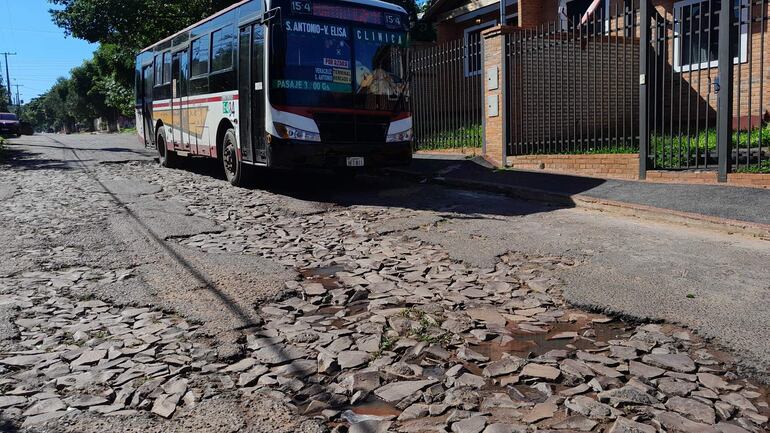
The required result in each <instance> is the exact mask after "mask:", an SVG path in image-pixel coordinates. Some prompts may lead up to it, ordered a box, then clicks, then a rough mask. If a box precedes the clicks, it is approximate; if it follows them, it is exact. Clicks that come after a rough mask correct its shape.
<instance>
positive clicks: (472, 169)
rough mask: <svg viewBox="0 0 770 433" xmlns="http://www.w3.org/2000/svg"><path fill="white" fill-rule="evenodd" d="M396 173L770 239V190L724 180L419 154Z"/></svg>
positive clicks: (533, 198)
mask: <svg viewBox="0 0 770 433" xmlns="http://www.w3.org/2000/svg"><path fill="white" fill-rule="evenodd" d="M391 172H392V173H395V174H399V175H404V176H410V177H418V178H425V179H428V180H429V181H431V182H435V183H441V184H445V185H451V186H458V187H463V188H473V189H483V190H487V191H494V192H500V193H503V194H508V195H511V196H515V197H517V198H523V199H528V200H539V201H547V202H553V203H557V204H560V205H565V206H577V207H586V208H593V209H599V210H604V211H614V212H619V213H623V214H628V215H633V216H638V217H642V218H645V217H648V216H649V217H651V218H654V219H657V220H666V221H669V222H677V223H684V224H687V225H699V226H708V227H709V228H716V229H720V230H723V231H724V230H727V231H729V232H731V233H732V232H742V233H744V234H749V235H752V236H759V237H763V238H767V239H770V191H769V190H766V189H756V188H741V187H734V186H719V185H679V184H670V183H666V184H663V183H649V182H637V181H624V180H610V179H597V178H589V177H580V176H573V175H562V174H554V173H545V172H543V173H538V172H529V171H515V170H495V169H494V168H493V167H492V166H491V165H489V164H488V163H487V162H486V161H484V160H483V159H482V158H479V157H476V158H473V159H466V158H464V157H462V156H459V157H458V156H454V155H446V156H445V155H440V156H436V155H415V157H414V160H413V162H412V164H411V166H409V167H406V168H399V169H392V170H391Z"/></svg>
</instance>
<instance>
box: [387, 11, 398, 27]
mask: <svg viewBox="0 0 770 433" xmlns="http://www.w3.org/2000/svg"><path fill="white" fill-rule="evenodd" d="M385 25H386V26H387V27H390V28H401V17H400V16H398V15H393V14H385Z"/></svg>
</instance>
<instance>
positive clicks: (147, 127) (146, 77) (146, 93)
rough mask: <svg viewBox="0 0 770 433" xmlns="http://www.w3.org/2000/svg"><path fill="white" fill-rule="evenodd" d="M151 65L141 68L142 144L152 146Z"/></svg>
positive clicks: (153, 138)
mask: <svg viewBox="0 0 770 433" xmlns="http://www.w3.org/2000/svg"><path fill="white" fill-rule="evenodd" d="M152 75H153V69H152V65H150V66H145V67H144V69H142V122H143V125H144V145H145V146H150V145H152V146H154V143H155V137H154V136H153V134H154V133H155V128H154V127H153V122H152V86H153V81H152Z"/></svg>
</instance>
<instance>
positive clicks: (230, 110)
mask: <svg viewBox="0 0 770 433" xmlns="http://www.w3.org/2000/svg"><path fill="white" fill-rule="evenodd" d="M222 114H224V115H225V116H235V101H222Z"/></svg>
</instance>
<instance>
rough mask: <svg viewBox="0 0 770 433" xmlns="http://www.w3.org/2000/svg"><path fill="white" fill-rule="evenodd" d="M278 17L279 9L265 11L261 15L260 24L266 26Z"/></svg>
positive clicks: (279, 14)
mask: <svg viewBox="0 0 770 433" xmlns="http://www.w3.org/2000/svg"><path fill="white" fill-rule="evenodd" d="M280 16H281V8H280V7H277V8H272V9H270V10H269V11H265V13H264V14H262V24H267V23H269V22H271V21H273V20H274V19H276V18H280Z"/></svg>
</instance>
